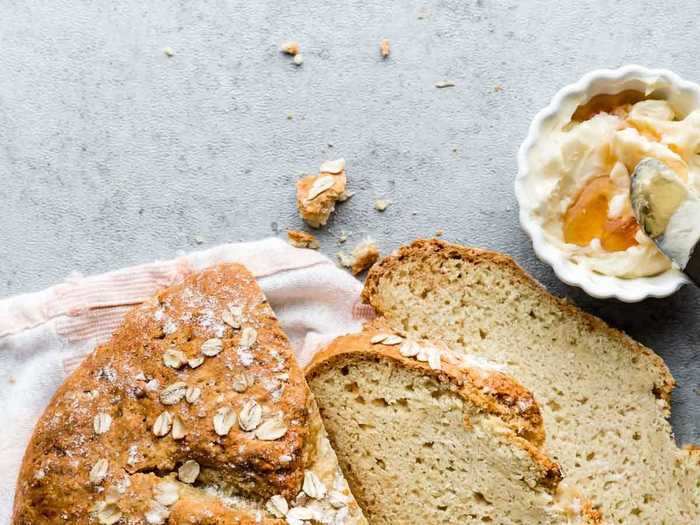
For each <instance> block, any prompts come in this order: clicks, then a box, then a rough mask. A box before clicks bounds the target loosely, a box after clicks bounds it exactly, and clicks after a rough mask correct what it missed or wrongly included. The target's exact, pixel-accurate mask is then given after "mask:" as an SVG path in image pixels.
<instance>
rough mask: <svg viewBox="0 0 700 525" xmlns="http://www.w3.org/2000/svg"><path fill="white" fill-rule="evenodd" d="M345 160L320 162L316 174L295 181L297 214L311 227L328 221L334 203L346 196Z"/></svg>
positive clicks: (317, 226) (316, 226) (318, 226)
mask: <svg viewBox="0 0 700 525" xmlns="http://www.w3.org/2000/svg"><path fill="white" fill-rule="evenodd" d="M346 184H347V180H346V178H345V161H344V160H343V159H338V160H334V161H327V162H324V163H323V164H321V167H320V169H319V174H318V175H307V176H306V177H303V178H301V179H299V181H297V208H298V210H299V215H301V218H302V219H304V220H305V221H306V223H307V224H308V225H309V226H311V227H313V228H320V227H321V226H323V225H325V224H326V222H328V217H330V215H331V213H332V212H333V210H334V209H335V203H336V202H338V201H341V202H342V201H344V200H345V199H346V198H347V193H346V191H345V187H346Z"/></svg>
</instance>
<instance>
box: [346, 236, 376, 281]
mask: <svg viewBox="0 0 700 525" xmlns="http://www.w3.org/2000/svg"><path fill="white" fill-rule="evenodd" d="M379 255H380V252H379V247H378V246H377V243H376V242H374V241H373V240H372V239H369V238H367V239H365V240H363V241H362V242H360V243H359V244H358V245H357V246H355V248H354V249H353V250H352V254H351V255H348V254H347V253H345V252H338V259H340V264H341V265H342V266H345V267H346V268H350V271H351V272H352V274H353V275H358V274H360V273H362V272H364V271H365V270H366V269H367V268H369V267H370V266H372V265H373V264H374V263H375V262H377V259H379Z"/></svg>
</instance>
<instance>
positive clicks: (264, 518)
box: [13, 264, 367, 525]
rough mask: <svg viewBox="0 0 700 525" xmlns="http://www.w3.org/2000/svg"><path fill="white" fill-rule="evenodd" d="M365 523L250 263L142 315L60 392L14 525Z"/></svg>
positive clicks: (164, 295)
mask: <svg viewBox="0 0 700 525" xmlns="http://www.w3.org/2000/svg"><path fill="white" fill-rule="evenodd" d="M311 518H313V519H315V520H317V521H318V522H322V523H347V524H366V523H367V522H366V520H365V519H364V517H363V516H362V513H361V511H360V509H359V507H358V506H357V504H356V503H355V501H354V499H353V498H352V495H351V494H350V492H349V489H348V486H347V484H346V482H345V480H344V478H343V476H342V473H341V472H340V469H339V468H338V464H337V460H336V457H335V454H334V452H333V450H332V449H331V448H330V445H329V443H328V439H327V437H326V433H325V430H324V428H323V425H322V423H321V419H320V416H319V413H318V409H317V406H316V403H315V401H314V399H313V396H312V395H311V393H310V391H309V388H308V385H307V384H306V382H305V380H304V376H303V373H302V370H301V369H300V368H299V366H298V365H297V363H296V360H295V358H294V355H293V353H292V349H291V347H290V345H289V341H288V340H287V338H286V336H285V335H284V333H283V332H282V330H281V328H280V326H279V324H278V323H277V320H276V319H275V315H274V313H273V312H272V309H271V308H270V306H269V304H268V303H267V301H266V300H265V297H264V295H263V293H262V291H261V290H260V288H259V287H258V286H257V284H256V282H255V279H254V278H253V276H252V275H251V274H250V273H249V272H248V271H247V270H246V269H245V268H243V267H242V266H240V265H235V264H230V265H221V266H218V267H216V268H213V269H209V270H206V271H204V272H201V273H198V274H194V275H190V276H189V277H187V278H186V279H185V280H184V282H182V283H180V284H177V285H174V286H172V287H170V288H167V289H165V290H163V291H162V292H160V293H159V294H158V295H157V296H156V297H154V298H153V299H152V300H149V301H147V302H146V303H144V304H143V305H141V306H139V307H137V308H135V309H134V310H132V311H131V312H130V313H129V314H128V315H127V316H126V319H125V320H124V323H123V325H122V326H121V327H120V328H119V329H118V330H117V331H116V332H115V334H114V335H113V337H112V339H111V340H110V341H109V342H107V343H106V344H105V345H103V346H100V347H99V348H97V350H96V351H95V352H94V353H93V354H92V355H90V356H89V357H88V358H87V359H86V360H85V361H84V362H83V363H82V364H81V366H80V367H79V368H78V369H77V370H76V371H75V373H73V374H72V375H71V376H70V377H69V378H68V379H67V380H66V382H65V383H64V384H63V385H62V386H61V388H60V389H59V390H58V392H57V393H56V395H55V396H54V398H53V399H52V401H51V402H50V404H49V406H48V408H47V409H46V411H45V413H44V415H43V416H42V417H41V419H40V420H39V422H38V424H37V426H36V428H35V431H34V435H33V436H32V439H31V442H30V443H29V446H28V447H27V451H26V454H25V458H24V462H23V465H22V469H21V472H20V475H19V481H18V484H17V493H16V497H15V505H14V518H13V523H14V524H15V525H39V524H41V525H46V524H54V523H56V524H58V523H61V524H66V523H71V524H88V523H89V524H96V523H99V524H103V525H108V524H113V523H118V524H127V523H128V524H144V523H148V524H159V523H169V524H185V523H186V524H190V525H195V524H196V525H215V524H216V525H219V524H224V523H227V524H228V523H232V524H233V523H235V524H251V525H252V524H268V525H272V524H275V525H282V524H284V523H288V524H289V525H301V524H302V523H306V522H307V521H306V520H310V519H311Z"/></svg>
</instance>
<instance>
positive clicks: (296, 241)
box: [287, 230, 321, 250]
mask: <svg viewBox="0 0 700 525" xmlns="http://www.w3.org/2000/svg"><path fill="white" fill-rule="evenodd" d="M287 240H288V241H289V244H291V245H292V246H294V247H296V248H311V249H312V250H318V248H319V247H320V246H321V245H320V244H319V242H318V239H317V238H316V237H314V236H313V235H311V234H310V233H306V232H302V231H299V230H287Z"/></svg>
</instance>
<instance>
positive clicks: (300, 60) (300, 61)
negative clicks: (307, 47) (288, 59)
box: [292, 53, 304, 66]
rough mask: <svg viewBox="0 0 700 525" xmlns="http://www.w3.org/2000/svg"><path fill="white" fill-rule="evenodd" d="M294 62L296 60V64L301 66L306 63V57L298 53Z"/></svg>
mask: <svg viewBox="0 0 700 525" xmlns="http://www.w3.org/2000/svg"><path fill="white" fill-rule="evenodd" d="M292 62H294V65H295V66H300V65H302V64H303V63H304V57H303V56H302V54H301V53H298V54H296V55H294V58H293V59H292Z"/></svg>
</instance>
